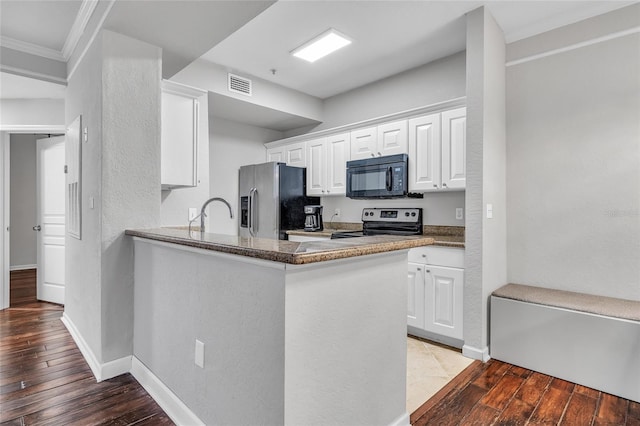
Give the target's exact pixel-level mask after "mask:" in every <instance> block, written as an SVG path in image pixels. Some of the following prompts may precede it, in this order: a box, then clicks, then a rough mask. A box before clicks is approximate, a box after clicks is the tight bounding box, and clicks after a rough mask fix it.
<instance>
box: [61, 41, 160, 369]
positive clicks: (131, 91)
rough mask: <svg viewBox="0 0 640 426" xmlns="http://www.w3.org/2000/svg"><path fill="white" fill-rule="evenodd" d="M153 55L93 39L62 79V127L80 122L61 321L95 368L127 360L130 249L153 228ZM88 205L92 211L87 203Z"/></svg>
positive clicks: (156, 61) (145, 47)
mask: <svg viewBox="0 0 640 426" xmlns="http://www.w3.org/2000/svg"><path fill="white" fill-rule="evenodd" d="M160 69H161V49H159V48H157V47H155V46H151V45H149V44H146V43H143V42H139V41H137V40H134V39H131V38H129V37H125V36H122V35H119V34H116V33H113V32H109V31H102V32H101V33H100V35H99V36H98V37H97V38H96V40H95V42H94V43H93V44H92V45H91V47H90V48H89V50H88V52H87V55H86V56H85V57H84V58H83V59H82V60H81V61H80V62H79V65H78V68H77V70H76V72H75V73H74V75H73V76H72V78H70V79H69V85H68V88H67V98H66V120H67V122H68V123H70V122H71V121H73V120H74V119H75V117H76V116H77V115H78V114H82V118H83V122H82V126H83V127H84V128H87V129H88V135H89V140H88V141H87V142H83V144H82V151H83V152H82V165H83V167H82V179H83V182H82V191H83V194H82V197H83V204H82V215H83V217H82V240H77V239H75V238H67V239H66V243H67V252H66V253H67V256H66V272H67V293H66V295H67V300H66V301H65V316H66V317H67V318H68V319H69V320H70V321H71V322H72V323H73V324H74V326H75V327H76V328H77V330H78V332H79V333H80V335H81V337H82V338H83V339H84V340H85V341H86V343H87V345H88V346H89V349H90V350H91V351H92V352H93V355H94V356H95V358H96V360H97V362H99V363H105V362H108V361H112V360H116V359H119V358H123V357H126V356H129V355H131V353H132V351H133V347H132V346H133V244H132V241H131V240H130V238H128V237H125V236H124V230H125V229H127V228H145V227H154V226H158V225H159V224H160V72H161V71H160ZM89 197H94V198H95V208H91V207H90V206H89V203H88V202H87V200H88V199H89Z"/></svg>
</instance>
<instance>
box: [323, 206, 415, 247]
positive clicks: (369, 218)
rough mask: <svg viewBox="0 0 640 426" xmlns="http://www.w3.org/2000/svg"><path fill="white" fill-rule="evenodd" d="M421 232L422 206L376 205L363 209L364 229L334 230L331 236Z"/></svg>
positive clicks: (343, 236) (344, 236)
mask: <svg viewBox="0 0 640 426" xmlns="http://www.w3.org/2000/svg"><path fill="white" fill-rule="evenodd" d="M420 234H422V209H421V208H379V207H376V208H364V209H362V231H343V232H334V233H333V234H331V238H332V239H336V238H353V237H364V236H371V235H420Z"/></svg>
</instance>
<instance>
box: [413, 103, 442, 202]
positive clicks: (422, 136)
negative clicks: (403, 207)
mask: <svg viewBox="0 0 640 426" xmlns="http://www.w3.org/2000/svg"><path fill="white" fill-rule="evenodd" d="M440 176H441V174H440V114H431V115H427V116H424V117H417V118H412V119H411V120H409V191H434V190H437V189H439V188H440V185H441V179H440Z"/></svg>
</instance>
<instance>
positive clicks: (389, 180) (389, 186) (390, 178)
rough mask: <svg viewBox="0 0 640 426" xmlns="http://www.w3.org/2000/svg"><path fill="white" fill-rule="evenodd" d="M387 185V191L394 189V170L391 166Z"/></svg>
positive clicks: (387, 174)
mask: <svg viewBox="0 0 640 426" xmlns="http://www.w3.org/2000/svg"><path fill="white" fill-rule="evenodd" d="M385 183H386V187H387V191H391V188H393V169H392V168H391V166H389V167H387V173H386V182H385Z"/></svg>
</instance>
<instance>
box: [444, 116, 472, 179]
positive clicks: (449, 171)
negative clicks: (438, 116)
mask: <svg viewBox="0 0 640 426" xmlns="http://www.w3.org/2000/svg"><path fill="white" fill-rule="evenodd" d="M466 143H467V118H466V108H458V109H454V110H451V111H445V112H443V113H442V187H443V188H449V189H464V188H465V186H466V181H467V175H466V151H467V148H466Z"/></svg>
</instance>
